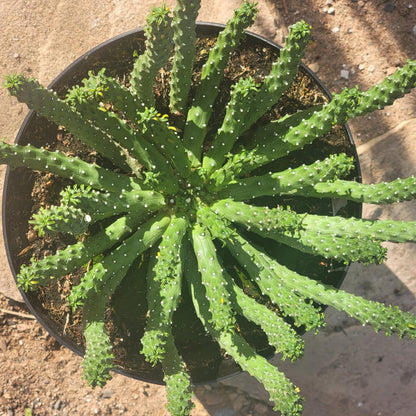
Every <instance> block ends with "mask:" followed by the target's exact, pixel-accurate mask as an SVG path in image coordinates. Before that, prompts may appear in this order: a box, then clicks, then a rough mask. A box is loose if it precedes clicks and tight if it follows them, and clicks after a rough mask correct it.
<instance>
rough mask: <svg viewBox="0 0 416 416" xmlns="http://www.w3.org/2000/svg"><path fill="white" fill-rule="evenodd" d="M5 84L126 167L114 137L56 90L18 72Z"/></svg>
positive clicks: (12, 92) (77, 135) (39, 111)
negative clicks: (89, 119) (82, 114)
mask: <svg viewBox="0 0 416 416" xmlns="http://www.w3.org/2000/svg"><path fill="white" fill-rule="evenodd" d="M6 85H7V87H8V89H9V92H10V94H12V95H14V96H15V97H16V98H17V99H18V101H19V102H23V103H25V104H26V105H27V106H28V107H29V108H30V109H32V110H35V111H36V112H37V113H38V114H40V115H42V116H45V117H47V118H48V119H49V120H50V121H53V122H55V123H57V124H62V125H64V126H65V127H66V128H67V129H68V130H69V131H70V132H71V133H72V134H74V135H75V136H76V137H77V138H78V139H79V140H81V141H82V142H84V143H85V144H86V145H88V146H90V147H92V148H93V149H95V150H97V151H98V152H100V153H101V154H102V155H103V156H104V157H106V158H108V159H109V160H111V161H112V162H113V163H114V164H115V165H117V166H118V167H120V168H121V167H122V168H125V169H126V168H127V165H126V159H125V156H124V155H123V154H122V151H121V150H120V148H119V147H118V146H117V145H116V144H115V143H114V141H112V140H111V138H110V137H109V136H107V135H106V134H104V133H103V132H102V131H100V130H98V129H97V128H96V127H95V126H93V125H92V124H90V123H88V122H87V121H86V120H85V119H84V118H83V117H82V116H81V115H80V114H79V113H77V112H75V111H74V110H73V109H72V108H71V106H70V105H69V104H68V103H66V102H65V101H63V100H61V99H59V98H58V96H57V95H56V93H55V92H54V91H52V90H49V89H47V88H45V87H43V86H42V85H41V84H39V82H38V81H36V80H34V79H29V78H26V77H25V76H23V75H19V76H16V77H15V78H14V79H13V81H12V79H11V77H8V78H7V82H6Z"/></svg>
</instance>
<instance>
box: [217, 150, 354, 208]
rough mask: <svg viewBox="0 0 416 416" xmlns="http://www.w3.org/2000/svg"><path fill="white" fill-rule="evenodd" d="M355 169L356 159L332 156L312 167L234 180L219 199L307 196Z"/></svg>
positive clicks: (341, 155) (303, 166)
mask: <svg viewBox="0 0 416 416" xmlns="http://www.w3.org/2000/svg"><path fill="white" fill-rule="evenodd" d="M354 166H355V164H354V159H353V158H351V157H348V156H346V155H345V154H340V155H331V156H330V157H328V158H326V159H325V160H323V161H316V162H315V163H312V164H311V165H302V166H300V167H298V168H295V169H292V168H288V169H286V170H284V171H282V172H270V173H268V174H265V175H261V176H250V177H247V178H243V179H240V180H235V181H233V183H231V184H229V185H228V186H226V187H225V188H224V189H221V191H220V192H219V193H218V196H219V198H232V199H233V200H234V201H244V200H249V199H252V198H256V197H259V196H265V195H273V196H275V195H305V194H306V193H308V190H309V189H311V188H312V189H314V187H315V186H316V185H319V184H320V183H325V184H326V183H331V182H326V181H331V180H334V179H337V178H340V177H345V176H346V175H347V174H348V173H349V172H350V171H351V170H352V169H353V168H354ZM335 182H338V181H335ZM346 183H350V182H347V181H346ZM334 188H336V187H334ZM312 192H313V191H312ZM345 193H347V192H345Z"/></svg>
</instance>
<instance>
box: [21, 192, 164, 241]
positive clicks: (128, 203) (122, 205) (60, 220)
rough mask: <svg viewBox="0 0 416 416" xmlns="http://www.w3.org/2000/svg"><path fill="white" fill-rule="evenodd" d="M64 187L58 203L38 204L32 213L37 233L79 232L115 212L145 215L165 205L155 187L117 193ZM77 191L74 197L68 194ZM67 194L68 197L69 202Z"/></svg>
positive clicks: (115, 213) (32, 221) (76, 233)
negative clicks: (47, 206) (35, 211)
mask: <svg viewBox="0 0 416 416" xmlns="http://www.w3.org/2000/svg"><path fill="white" fill-rule="evenodd" d="M80 189H81V188H78V187H76V188H71V187H68V188H66V189H65V190H64V191H63V192H61V195H64V196H65V198H62V200H61V205H59V206H55V205H52V206H51V207H49V208H41V209H40V210H39V212H38V213H36V214H34V215H33V220H31V221H29V222H30V223H31V224H34V229H35V230H36V231H38V233H39V235H41V236H42V235H45V234H49V235H50V234H53V233H56V232H61V233H69V234H73V235H79V234H82V233H84V232H85V231H87V229H88V227H89V226H90V225H92V224H95V223H96V222H97V221H100V220H102V219H105V218H109V217H112V216H114V215H117V214H122V213H123V214H124V213H127V212H134V213H135V214H136V215H137V216H142V215H146V214H147V213H149V212H152V211H157V210H159V209H160V208H163V207H164V206H165V204H166V203H165V200H164V198H163V196H162V195H161V194H159V193H157V192H154V191H141V190H140V191H127V192H126V191H125V190H121V192H120V193H117V194H115V193H103V192H98V191H94V190H92V189H91V188H84V190H83V191H80ZM71 193H72V194H74V193H78V196H77V197H76V198H77V200H76V201H75V198H74V197H73V196H68V194H71ZM67 198H70V199H71V203H68V201H67Z"/></svg>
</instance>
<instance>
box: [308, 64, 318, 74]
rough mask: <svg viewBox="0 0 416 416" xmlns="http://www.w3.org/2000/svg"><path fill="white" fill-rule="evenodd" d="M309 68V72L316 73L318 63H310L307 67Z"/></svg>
mask: <svg viewBox="0 0 416 416" xmlns="http://www.w3.org/2000/svg"><path fill="white" fill-rule="evenodd" d="M309 68H310V70H311V71H313V72H318V71H319V64H318V62H312V63H311V64H310V65H309Z"/></svg>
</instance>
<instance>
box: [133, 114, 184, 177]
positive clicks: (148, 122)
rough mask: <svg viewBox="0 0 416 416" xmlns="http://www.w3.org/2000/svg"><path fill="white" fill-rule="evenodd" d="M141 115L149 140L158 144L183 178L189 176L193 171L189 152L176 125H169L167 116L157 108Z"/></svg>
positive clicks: (161, 151) (143, 127)
mask: <svg viewBox="0 0 416 416" xmlns="http://www.w3.org/2000/svg"><path fill="white" fill-rule="evenodd" d="M140 117H141V120H140V123H141V127H142V129H143V131H144V136H145V137H146V138H147V140H148V141H149V142H150V143H152V144H153V143H154V144H155V145H156V146H157V148H158V150H159V151H160V153H162V154H163V155H164V156H165V158H166V159H167V160H169V161H170V162H171V163H172V165H173V166H174V167H175V169H176V170H177V171H178V173H179V174H180V175H181V176H182V177H183V178H187V177H188V176H189V175H190V173H191V165H190V161H189V158H188V154H187V151H186V150H185V147H184V146H183V144H182V141H181V140H180V138H179V136H178V134H177V133H176V129H175V127H171V126H169V124H168V121H167V116H161V115H160V114H159V113H158V112H157V111H156V110H155V109H148V110H147V111H145V112H143V113H141V114H140Z"/></svg>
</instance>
